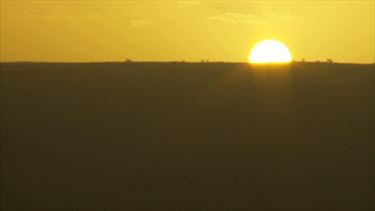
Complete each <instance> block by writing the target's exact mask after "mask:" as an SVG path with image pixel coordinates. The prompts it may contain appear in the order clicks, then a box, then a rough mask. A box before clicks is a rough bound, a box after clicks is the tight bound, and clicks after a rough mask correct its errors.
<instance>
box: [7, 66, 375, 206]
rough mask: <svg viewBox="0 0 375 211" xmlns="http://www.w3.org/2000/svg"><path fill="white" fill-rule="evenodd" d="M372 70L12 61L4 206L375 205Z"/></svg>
mask: <svg viewBox="0 0 375 211" xmlns="http://www.w3.org/2000/svg"><path fill="white" fill-rule="evenodd" d="M374 67H375V66H374V65H355V64H327V63H293V64H292V65H291V66H277V67H276V66H250V65H249V64H242V63H91V64H90V63H88V64H68V63H66V64H53V63H3V64H1V92H0V93H1V95H0V96H1V98H0V100H1V106H2V107H1V115H2V116H1V125H0V126H1V130H2V131H1V133H2V134H1V136H2V137H1V139H2V141H1V145H2V153H1V162H2V171H1V174H2V181H1V186H2V188H1V189H2V207H3V209H2V210H4V211H8V210H41V211H42V210H90V211H91V210H98V211H99V210H103V211H104V210H295V211H299V210H303V211H305V210H327V211H333V210H356V211H357V210H358V211H359V210H373V209H374V206H375V205H374V197H375V194H374V138H375V130H374V128H375V119H374V85H375V70H374Z"/></svg>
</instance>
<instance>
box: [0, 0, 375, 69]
mask: <svg viewBox="0 0 375 211" xmlns="http://www.w3.org/2000/svg"><path fill="white" fill-rule="evenodd" d="M374 2H375V1H374V0H351V1H348V0H342V1H341V0H267V1H266V0H257V1H255V0H254V1H253V0H196V1H194V0H190V1H182V0H134V1H130V0H129V1H127V0H48V1H47V0H44V1H43V0H0V6H1V10H0V12H1V13H0V14H1V15H0V18H1V20H0V21H1V22H0V23H1V25H0V26H1V28H0V29H1V30H0V35H1V37H0V38H1V39H0V60H1V61H66V62H68V61H73V62H78V61H80V62H87V61H124V60H125V59H127V58H130V59H132V60H135V61H180V60H185V61H200V60H202V59H208V60H211V61H228V62H246V61H247V57H248V54H249V51H250V50H251V48H252V47H253V46H254V45H255V44H256V43H257V42H259V41H261V40H265V39H277V40H280V41H281V42H283V43H284V44H285V45H287V46H288V48H289V50H290V51H291V53H292V55H293V57H294V59H296V60H300V59H302V58H305V59H306V60H308V61H315V60H321V61H325V60H326V59H327V58H330V59H333V60H334V61H336V62H354V63H373V62H375V53H374V48H375V43H374V37H375V35H374V27H375V26H374V22H375V16H374V13H375V3H374Z"/></svg>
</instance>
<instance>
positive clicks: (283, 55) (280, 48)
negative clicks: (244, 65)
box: [249, 40, 292, 64]
mask: <svg viewBox="0 0 375 211" xmlns="http://www.w3.org/2000/svg"><path fill="white" fill-rule="evenodd" d="M291 61H292V56H291V54H290V52H289V50H288V48H287V47H286V46H285V45H284V44H283V43H281V42H279V41H276V40H265V41H262V42H259V43H257V44H256V45H255V46H254V47H253V49H251V52H250V55H249V62H250V63H257V64H259V63H288V62H291Z"/></svg>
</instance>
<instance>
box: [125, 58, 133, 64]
mask: <svg viewBox="0 0 375 211" xmlns="http://www.w3.org/2000/svg"><path fill="white" fill-rule="evenodd" d="M125 62H126V63H131V62H133V61H132V60H131V59H126V60H125Z"/></svg>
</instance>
